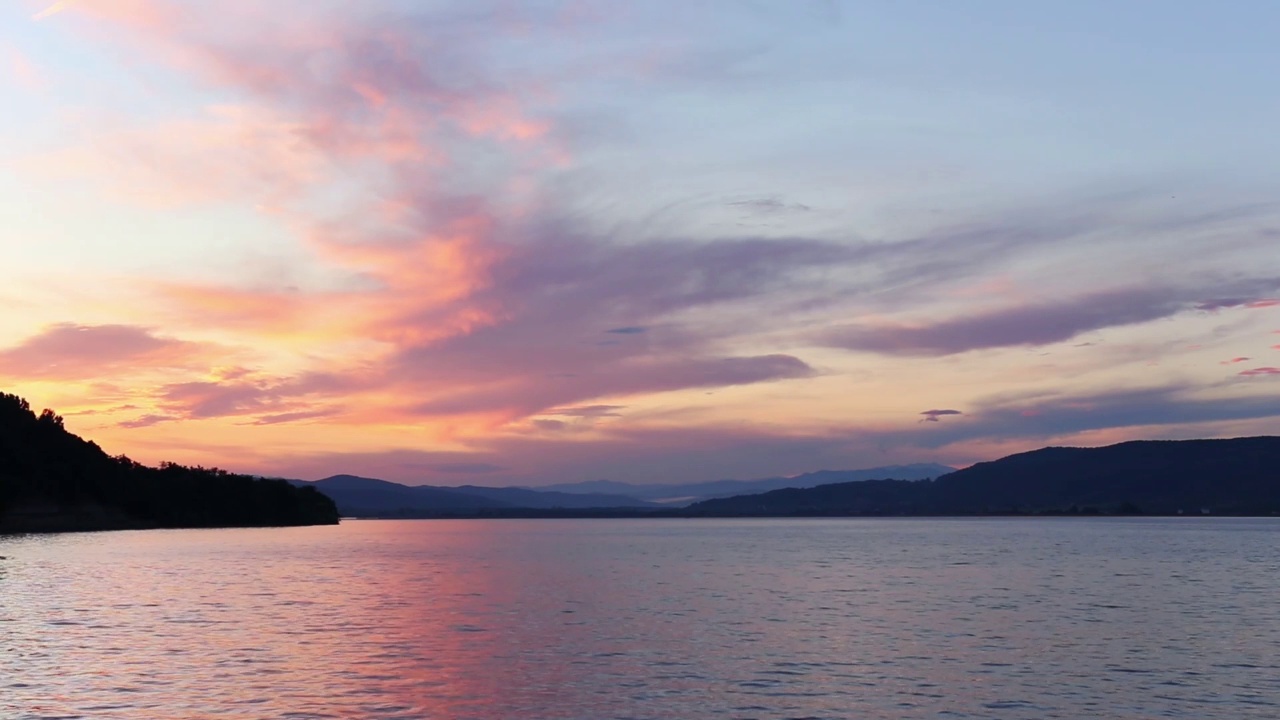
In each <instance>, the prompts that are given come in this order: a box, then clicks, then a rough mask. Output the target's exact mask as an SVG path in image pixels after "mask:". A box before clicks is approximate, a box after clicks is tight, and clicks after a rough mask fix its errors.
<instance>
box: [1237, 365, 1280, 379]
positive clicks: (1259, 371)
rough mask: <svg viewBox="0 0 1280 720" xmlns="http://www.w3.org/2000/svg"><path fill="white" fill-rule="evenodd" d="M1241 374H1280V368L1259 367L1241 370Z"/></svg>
mask: <svg viewBox="0 0 1280 720" xmlns="http://www.w3.org/2000/svg"><path fill="white" fill-rule="evenodd" d="M1239 374H1240V375H1244V376H1245V377H1256V376H1261V375H1280V368H1276V367H1259V368H1253V369H1252V370H1241V371H1240V373H1239Z"/></svg>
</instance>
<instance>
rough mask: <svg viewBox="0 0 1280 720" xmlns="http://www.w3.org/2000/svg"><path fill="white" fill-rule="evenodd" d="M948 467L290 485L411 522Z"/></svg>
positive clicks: (929, 473) (628, 504)
mask: <svg viewBox="0 0 1280 720" xmlns="http://www.w3.org/2000/svg"><path fill="white" fill-rule="evenodd" d="M953 470H954V468H950V467H947V466H945V465H935V464H929V463H924V464H915V465H893V466H888V467H880V468H867V469H863V470H822V471H819V472H812V473H806V474H804V475H797V476H795V477H792V478H785V477H774V478H762V479H759V480H715V481H710V482H700V483H685V484H658V485H636V484H631V483H621V482H613V481H609V480H590V481H586V482H579V483H566V484H560V485H551V486H547V487H539V488H528V487H482V486H477V485H462V486H458V487H438V486H433V485H402V484H400V483H394V482H389V481H387V480H379V479H377V478H366V477H359V476H356V475H334V476H332V477H327V478H324V479H322V480H315V481H304V480H292V481H290V482H292V483H293V484H294V485H297V486H300V487H307V486H311V487H314V488H316V489H317V490H319V491H321V492H322V493H324V494H325V495H327V496H329V497H330V498H333V500H334V502H336V503H337V505H338V509H339V511H340V512H342V514H343V515H347V516H356V517H360V516H364V517H372V516H380V517H387V516H399V517H413V516H420V515H435V514H440V513H481V512H487V511H497V512H501V511H506V510H513V509H522V510H530V509H532V510H588V509H615V510H623V509H625V510H629V511H644V510H659V509H663V508H677V507H682V506H684V505H688V504H690V503H692V502H697V501H700V500H706V499H710V498H718V497H729V496H733V495H743V494H747V493H753V492H763V491H766V490H773V489H776V488H782V487H798V488H808V487H814V486H817V485H822V484H827V483H836V482H852V481H862V480H869V479H874V478H887V477H891V478H897V479H902V480H920V479H926V478H932V477H937V476H939V475H942V474H944V473H948V472H951V471H953Z"/></svg>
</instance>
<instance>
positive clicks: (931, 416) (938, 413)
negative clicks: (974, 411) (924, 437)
mask: <svg viewBox="0 0 1280 720" xmlns="http://www.w3.org/2000/svg"><path fill="white" fill-rule="evenodd" d="M920 414H921V415H923V416H924V419H922V420H921V421H920V422H939V421H940V419H941V418H942V417H943V416H944V415H963V414H964V413H962V412H960V411H959V410H925V411H924V412H922V413H920Z"/></svg>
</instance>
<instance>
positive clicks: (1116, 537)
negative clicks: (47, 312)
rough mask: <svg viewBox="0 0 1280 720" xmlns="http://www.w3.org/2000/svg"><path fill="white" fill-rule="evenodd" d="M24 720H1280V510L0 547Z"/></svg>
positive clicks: (17, 699) (12, 682)
mask: <svg viewBox="0 0 1280 720" xmlns="http://www.w3.org/2000/svg"><path fill="white" fill-rule="evenodd" d="M0 555H4V556H7V559H4V560H0V718H4V719H5V720H9V719H11V718H47V717H60V718H66V717H83V718H93V719H94V720H99V719H104V718H131V719H132V718H145V719H146V720H156V719H161V718H165V719H167V718H174V719H180V718H254V719H255V720H256V719H258V718H295V719H300V718H446V719H451V718H501V719H503V720H507V719H514V718H584V719H592V720H595V719H599V718H715V717H726V718H730V717H732V718H800V717H823V718H827V717H830V718H870V719H875V718H884V719H890V718H892V719H894V720H897V719H899V718H1092V717H1097V718H1162V717H1171V718H1268V719H1269V720H1274V719H1275V718H1277V717H1280V522H1275V521H1267V520H1229V519H1177V520H1174V519H1165V520H1156V519H1151V520H1142V519H1135V520H1118V519H1096V520H1087V519H1086V520H795V521H792V520H781V521H774V520H763V521H761V520H748V521H688V520H663V521H593V520H571V521H560V520H528V521H349V522H346V523H344V524H343V525H342V526H340V527H323V528H299V529H273V530H189V531H153V532H122V533H103V534H73V535H58V536H47V537H33V536H28V537H7V538H0Z"/></svg>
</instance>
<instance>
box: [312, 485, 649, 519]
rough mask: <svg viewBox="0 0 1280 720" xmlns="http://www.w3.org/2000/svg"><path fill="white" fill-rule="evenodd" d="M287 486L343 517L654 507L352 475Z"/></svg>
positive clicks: (606, 498)
mask: <svg viewBox="0 0 1280 720" xmlns="http://www.w3.org/2000/svg"><path fill="white" fill-rule="evenodd" d="M292 482H293V483H294V484H295V485H299V486H307V485H310V486H314V487H315V488H316V489H318V490H320V491H321V492H323V493H324V494H326V495H328V496H329V497H331V498H333V500H334V502H336V503H337V505H338V510H339V512H341V513H342V514H343V515H346V516H357V517H359V516H364V517H374V516H396V517H417V516H436V515H457V514H474V513H479V512H483V511H497V510H511V509H585V508H646V507H656V506H655V505H654V504H653V503H648V502H644V501H643V500H637V499H635V498H632V497H625V496H622V495H609V494H601V493H588V494H570V493H562V492H542V491H538V490H530V489H527V488H491V487H479V486H475V485H464V486H461V487H436V486H432V485H416V486H415V485H401V484H400V483H393V482H388V481H386V480H378V479H376V478H365V477H358V476H356V475H334V476H332V477H327V478H324V479H323V480H316V481H314V482H307V481H304V480H294V481H292Z"/></svg>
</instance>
